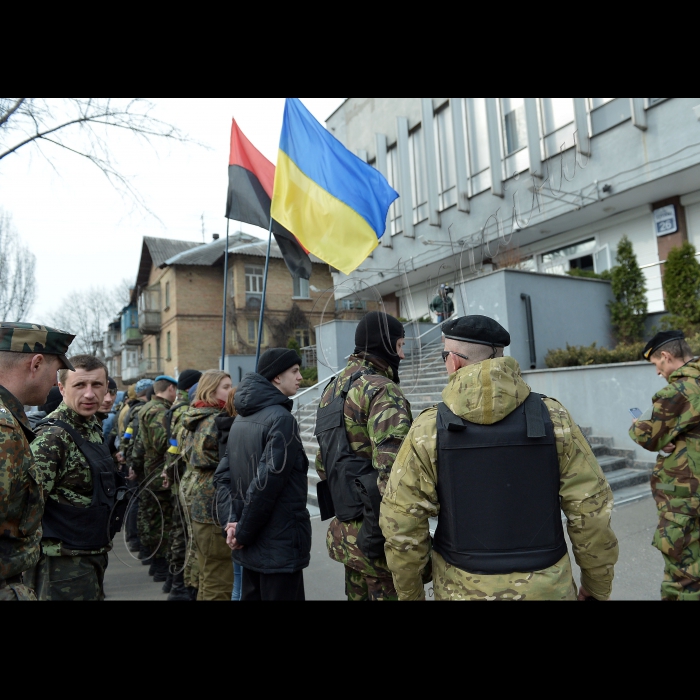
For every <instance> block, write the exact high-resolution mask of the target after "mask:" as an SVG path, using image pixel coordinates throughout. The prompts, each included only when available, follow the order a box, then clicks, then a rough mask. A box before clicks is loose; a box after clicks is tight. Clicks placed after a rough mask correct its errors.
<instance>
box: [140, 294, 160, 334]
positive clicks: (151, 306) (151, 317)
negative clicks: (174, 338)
mask: <svg viewBox="0 0 700 700" xmlns="http://www.w3.org/2000/svg"><path fill="white" fill-rule="evenodd" d="M139 330H140V331H141V332H142V333H144V334H145V335H158V334H159V333H160V284H157V285H153V287H149V288H148V289H144V290H143V292H141V295H140V296H139Z"/></svg>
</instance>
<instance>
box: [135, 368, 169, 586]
mask: <svg viewBox="0 0 700 700" xmlns="http://www.w3.org/2000/svg"><path fill="white" fill-rule="evenodd" d="M153 392H154V393H153V398H152V399H151V400H150V401H149V402H148V403H147V404H146V405H145V406H144V407H143V408H142V409H141V411H140V412H139V431H138V434H137V435H136V437H135V438H134V448H133V453H132V455H131V468H132V469H133V471H134V473H135V474H136V476H137V478H138V480H139V482H140V484H141V492H140V495H139V539H140V540H141V544H142V545H143V547H144V548H145V549H146V551H148V552H149V553H150V554H151V555H152V556H153V557H154V564H155V567H154V572H153V580H154V581H156V582H166V581H167V580H168V577H170V583H171V584H172V574H170V572H169V571H168V556H169V547H170V545H169V540H170V527H171V525H172V515H173V514H172V504H171V502H170V490H169V486H167V485H166V484H165V483H164V480H163V476H162V472H163V467H164V465H165V453H166V452H167V450H168V446H169V445H168V426H167V414H168V411H169V409H170V407H171V406H172V405H173V402H174V401H175V398H176V396H177V380H175V379H173V378H172V377H168V376H166V375H161V376H159V377H157V378H156V380H155V383H154V385H153ZM169 591H170V587H169V586H168V591H167V592H169Z"/></svg>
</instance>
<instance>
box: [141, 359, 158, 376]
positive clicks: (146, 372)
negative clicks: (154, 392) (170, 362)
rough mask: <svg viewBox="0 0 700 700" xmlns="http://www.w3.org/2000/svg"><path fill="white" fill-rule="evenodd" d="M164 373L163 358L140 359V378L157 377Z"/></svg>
mask: <svg viewBox="0 0 700 700" xmlns="http://www.w3.org/2000/svg"><path fill="white" fill-rule="evenodd" d="M159 374H163V359H162V358H160V357H159V358H147V359H145V360H140V361H139V379H155V378H156V377H157V376H158V375H159Z"/></svg>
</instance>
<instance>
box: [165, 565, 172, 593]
mask: <svg viewBox="0 0 700 700" xmlns="http://www.w3.org/2000/svg"><path fill="white" fill-rule="evenodd" d="M172 589H173V575H172V574H171V573H170V570H168V577H167V578H166V579H165V583H164V584H163V593H170V591H172Z"/></svg>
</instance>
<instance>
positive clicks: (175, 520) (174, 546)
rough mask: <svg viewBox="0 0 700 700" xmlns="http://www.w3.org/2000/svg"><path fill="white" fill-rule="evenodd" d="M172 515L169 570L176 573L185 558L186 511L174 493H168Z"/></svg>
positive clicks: (181, 569) (178, 571)
mask: <svg viewBox="0 0 700 700" xmlns="http://www.w3.org/2000/svg"><path fill="white" fill-rule="evenodd" d="M170 504H171V506H172V511H173V517H172V524H171V526H170V557H169V561H170V570H171V571H172V572H173V573H175V574H177V573H180V572H181V571H184V569H185V563H186V560H187V539H188V538H187V513H186V510H185V507H184V506H183V505H182V503H181V501H180V498H179V496H178V495H177V494H176V493H171V494H170Z"/></svg>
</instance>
